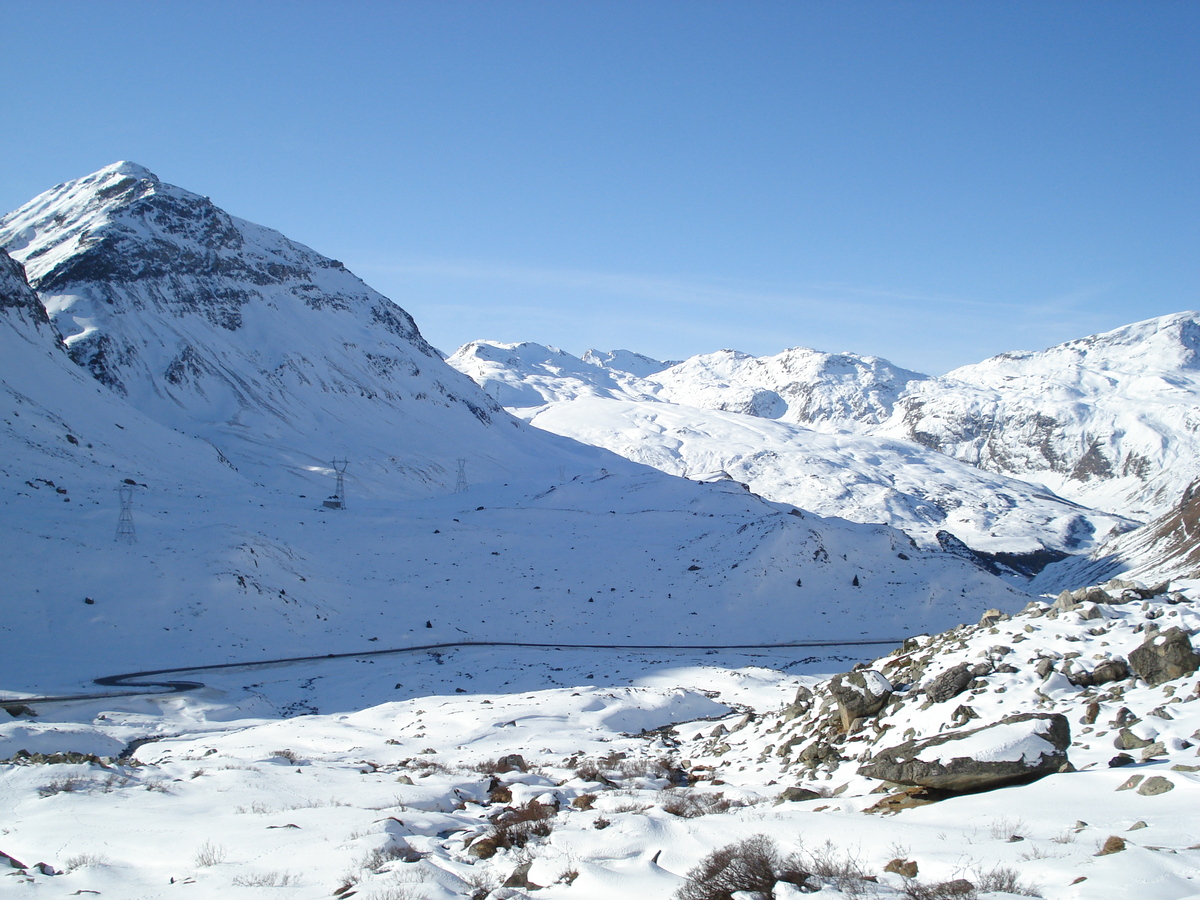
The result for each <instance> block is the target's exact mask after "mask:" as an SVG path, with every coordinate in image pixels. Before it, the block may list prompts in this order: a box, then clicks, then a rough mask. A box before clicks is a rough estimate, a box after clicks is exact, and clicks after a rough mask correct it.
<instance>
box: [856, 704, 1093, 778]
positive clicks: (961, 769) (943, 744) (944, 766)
mask: <svg viewBox="0 0 1200 900" xmlns="http://www.w3.org/2000/svg"><path fill="white" fill-rule="evenodd" d="M1070 743H1071V729H1070V726H1069V725H1068V724H1067V719H1066V717H1065V716H1062V715H1059V714H1057V713H1054V714H1052V715H1040V714H1036V713H1021V714H1019V715H1015V716H1006V717H1005V718H1003V719H1001V720H1000V721H998V722H995V723H993V724H991V725H985V726H983V727H982V728H973V729H971V730H969V731H953V732H947V733H945V734H939V735H936V736H934V737H931V738H924V739H921V740H914V741H905V742H904V743H903V744H900V745H899V746H896V747H892V748H890V749H888V750H884V751H882V752H881V753H879V754H877V755H876V756H875V758H874V759H872V760H871V761H870V762H869V763H867V764H865V765H863V766H860V767H859V769H858V772H859V774H860V775H866V776H867V777H868V778H879V779H882V780H884V781H892V782H895V783H897V784H911V785H917V786H919V787H926V788H936V789H939V790H947V791H981V790H990V789H992V788H997V787H1001V786H1003V785H1006V784H1011V783H1013V782H1017V781H1027V780H1031V779H1034V778H1040V777H1042V776H1044V775H1049V774H1051V773H1053V772H1058V771H1061V770H1062V769H1063V767H1064V766H1065V765H1066V764H1067V747H1068V746H1070Z"/></svg>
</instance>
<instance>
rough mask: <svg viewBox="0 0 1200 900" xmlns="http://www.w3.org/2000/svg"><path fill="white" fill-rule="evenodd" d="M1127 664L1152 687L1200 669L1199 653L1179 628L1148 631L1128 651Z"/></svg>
mask: <svg viewBox="0 0 1200 900" xmlns="http://www.w3.org/2000/svg"><path fill="white" fill-rule="evenodd" d="M1129 664H1130V665H1131V666H1132V667H1133V671H1134V672H1135V673H1136V674H1137V676H1138V677H1139V678H1141V679H1142V680H1143V681H1145V682H1146V683H1147V684H1148V685H1150V686H1151V687H1158V686H1159V685H1160V684H1165V683H1166V682H1168V681H1172V680H1174V679H1176V678H1182V677H1183V676H1185V675H1190V674H1192V673H1193V672H1195V671H1196V670H1197V669H1200V655H1197V654H1196V652H1195V651H1194V650H1193V649H1192V642H1191V640H1190V639H1189V638H1188V635H1187V633H1186V632H1185V631H1183V630H1182V629H1180V628H1168V629H1167V630H1166V631H1163V632H1159V633H1158V634H1154V635H1151V636H1150V637H1148V638H1147V639H1146V640H1145V642H1144V643H1143V644H1142V645H1141V646H1140V647H1138V648H1137V649H1136V650H1134V651H1133V652H1132V653H1130V654H1129Z"/></svg>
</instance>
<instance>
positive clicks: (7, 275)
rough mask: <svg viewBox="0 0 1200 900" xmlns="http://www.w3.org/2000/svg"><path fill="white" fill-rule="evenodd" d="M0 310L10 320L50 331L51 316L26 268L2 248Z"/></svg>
mask: <svg viewBox="0 0 1200 900" xmlns="http://www.w3.org/2000/svg"><path fill="white" fill-rule="evenodd" d="M0 310H3V311H4V312H5V313H6V314H8V317H9V320H10V321H13V322H15V321H16V320H20V321H21V322H24V323H28V324H29V325H32V326H33V327H35V328H45V329H46V330H47V331H49V328H48V326H49V324H50V317H49V316H47V315H46V310H45V308H44V307H43V306H42V303H41V301H40V300H38V298H37V294H35V293H34V292H33V289H32V288H31V287H30V286H29V283H28V282H27V281H26V280H25V269H24V268H23V267H22V266H21V264H20V263H19V262H17V261H16V260H15V259H13V258H12V257H11V256H9V255H8V254H7V253H5V252H4V251H3V250H0Z"/></svg>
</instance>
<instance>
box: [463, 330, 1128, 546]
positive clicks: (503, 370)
mask: <svg viewBox="0 0 1200 900" xmlns="http://www.w3.org/2000/svg"><path fill="white" fill-rule="evenodd" d="M836 359H838V358H835V357H831V356H830V355H829V354H817V353H815V351H799V350H794V351H787V352H786V353H784V354H781V355H780V356H779V357H773V358H772V359H771V360H769V361H768V364H765V365H763V366H761V367H759V369H760V370H761V371H770V370H772V369H782V368H784V367H785V366H787V365H789V364H791V367H790V369H789V371H790V373H791V374H792V376H795V374H796V372H797V371H799V370H800V369H801V368H804V367H807V369H806V370H808V371H817V370H819V371H820V372H822V373H824V376H823V377H825V378H826V379H829V378H832V375H831V374H830V373H831V372H833V371H834V370H835V369H836V368H837V367H839V366H841V367H842V368H843V369H844V371H845V374H846V377H847V378H848V379H849V382H850V384H851V385H861V384H863V383H864V381H863V378H864V376H865V375H867V374H869V373H870V372H871V371H872V370H871V369H870V368H869V367H868V365H867V363H868V362H869V361H867V362H864V363H863V364H862V365H859V364H851V363H846V364H844V365H843V364H842V363H837V362H836ZM447 361H448V362H449V363H450V364H451V365H453V366H456V367H457V368H459V369H460V370H461V371H462V372H464V373H465V374H467V375H470V376H471V377H472V378H473V379H475V380H476V381H477V382H478V383H479V384H480V385H481V386H482V387H483V388H484V390H485V391H487V392H488V393H489V394H491V395H492V396H493V397H495V398H496V399H497V401H498V402H500V403H503V404H504V405H506V406H507V407H508V408H509V410H510V411H511V412H513V413H514V414H516V415H518V416H520V417H522V418H524V419H526V420H527V421H529V422H531V423H532V424H534V425H537V426H538V427H539V428H545V429H547V430H549V431H552V432H554V433H556V434H562V435H564V436H567V437H571V438H574V439H576V440H580V441H583V442H585V443H589V444H594V445H596V446H600V447H604V448H605V449H608V450H611V451H613V452H615V453H619V454H621V455H622V456H625V457H627V458H629V459H632V460H634V461H635V462H640V463H644V464H646V465H651V466H654V467H655V468H658V469H662V470H663V471H665V472H670V473H671V474H675V475H685V476H688V477H692V478H696V477H701V476H705V475H708V474H711V473H724V474H725V475H726V476H728V477H730V478H733V479H734V480H736V481H740V482H744V483H746V484H748V485H749V486H750V487H751V488H752V489H753V490H754V491H756V492H758V493H760V494H762V495H763V496H765V497H768V498H770V499H773V500H777V501H781V502H785V503H791V504H793V505H795V506H798V507H800V508H802V509H808V510H812V511H813V512H816V513H818V514H819V515H825V516H840V517H843V518H847V519H850V520H852V521H856V522H864V523H878V522H883V523H886V524H888V525H892V526H893V527H896V528H900V529H902V530H904V531H906V532H907V533H909V534H910V535H912V536H913V537H914V538H916V539H917V540H918V541H919V542H921V543H922V544H923V545H925V546H931V547H935V546H938V545H939V539H938V534H939V532H943V531H945V532H949V533H951V534H953V535H955V536H956V537H957V538H959V539H960V540H962V541H964V542H966V543H967V544H968V545H969V546H971V547H973V548H975V549H977V550H982V551H986V552H1001V553H1016V554H1022V553H1039V552H1040V551H1042V550H1044V549H1047V548H1049V549H1051V550H1053V551H1057V552H1062V553H1072V552H1079V551H1081V550H1085V549H1089V548H1090V547H1091V546H1092V544H1093V542H1094V541H1095V540H1098V539H1101V538H1103V537H1105V536H1106V535H1108V534H1110V533H1113V532H1119V531H1124V530H1128V529H1129V528H1131V527H1133V525H1134V523H1133V522H1132V521H1130V520H1128V519H1124V518H1122V517H1120V516H1112V515H1106V514H1104V513H1100V512H1097V511H1095V510H1088V509H1085V508H1081V507H1079V506H1078V505H1076V504H1073V503H1070V502H1068V501H1065V500H1063V499H1061V498H1059V497H1055V496H1054V495H1053V494H1051V493H1050V492H1049V491H1047V490H1046V489H1045V488H1043V487H1040V486H1036V485H1030V484H1028V483H1025V482H1022V481H1019V480H1017V479H1015V478H1009V477H1006V476H1003V475H996V474H992V473H989V472H985V471H982V470H980V469H978V468H975V467H973V466H970V465H968V464H966V463H963V462H960V461H958V460H954V459H950V458H947V457H946V456H945V455H943V454H941V453H937V452H935V451H931V450H928V449H927V448H924V447H922V446H920V445H918V444H915V443H912V442H907V441H903V440H897V439H894V438H888V437H878V436H874V435H870V434H847V433H823V432H820V431H814V430H812V429H811V428H809V427H807V426H805V425H800V424H795V423H792V422H788V421H785V420H784V419H783V418H782V417H780V418H771V417H766V416H763V415H752V414H746V413H745V412H744V410H746V409H747V408H751V407H753V406H754V402H755V398H759V399H761V398H762V397H763V396H764V395H765V391H764V390H762V389H759V390H758V393H757V394H754V393H753V392H748V393H747V392H743V393H742V394H741V395H740V396H742V397H743V398H744V399H746V400H747V402H746V403H740V404H739V403H734V402H733V401H732V398H736V397H737V396H739V391H740V390H741V388H737V387H734V386H732V385H731V379H730V380H725V381H722V380H720V379H716V378H715V375H714V373H716V372H719V371H720V366H721V365H724V366H725V370H726V371H727V372H729V371H740V370H743V369H746V368H753V363H752V362H751V361H753V357H747V356H745V355H744V354H734V353H732V352H722V353H720V354H710V355H708V356H705V357H698V358H696V359H695V360H690V361H687V362H685V363H682V364H680V365H677V366H675V367H672V368H669V369H667V370H665V371H662V372H659V373H658V374H657V375H652V376H650V377H648V378H644V379H636V380H635V379H632V378H630V377H628V376H625V375H623V374H622V373H620V372H609V371H607V370H602V371H599V372H596V371H594V367H592V366H588V365H586V364H584V363H583V362H581V360H579V359H577V358H576V357H573V356H571V355H570V354H567V353H565V352H563V351H562V350H558V349H556V348H547V347H543V346H541V345H539V344H532V343H525V344H497V343H493V342H489V341H475V342H472V343H471V344H467V345H465V346H464V347H462V348H460V349H459V351H458V352H457V353H455V354H454V355H452V356H451V357H450V358H449V359H448V360H447ZM696 371H702V372H704V373H705V375H706V378H708V377H709V376H712V377H711V378H709V380H707V381H704V382H703V383H702V384H701V387H700V388H697V389H690V388H689V389H683V388H678V387H676V388H674V389H668V388H667V387H666V386H665V385H666V384H670V383H672V381H671V380H672V379H674V383H675V384H676V385H678V384H681V383H683V382H684V375H685V374H686V373H689V372H696ZM876 371H878V370H876ZM867 381H870V383H872V384H876V383H878V382H876V381H871V379H869V378H868V379H867ZM829 384H830V385H832V386H833V387H837V385H836V384H834V383H833V382H832V381H830V382H829ZM890 384H891V385H892V388H894V386H895V379H893V381H892V382H890ZM853 389H857V388H856V387H855V388H853ZM889 390H891V388H889ZM797 393H798V390H793V391H792V392H791V395H792V396H795V395H796V394H797ZM817 394H821V392H820V391H813V392H810V393H809V394H808V395H807V396H809V397H812V396H815V395H817ZM821 395H822V396H823V397H824V398H825V400H826V401H832V400H833V399H834V397H835V394H834V393H833V392H832V391H826V392H824V393H823V394H821ZM679 396H685V397H688V398H691V399H694V400H695V401H696V404H694V405H688V404H685V403H682V402H676V400H675V399H674V398H677V397H679ZM770 396H771V397H775V398H779V397H780V394H779V393H776V392H774V391H772V392H770ZM873 396H874V397H875V401H871V402H876V401H878V400H879V397H880V396H886V397H890V396H891V394H890V393H886V392H885V394H882V395H881V394H879V393H876V394H874V395H873ZM706 401H711V402H713V403H715V404H716V405H717V406H718V407H722V408H719V409H714V408H712V407H704V406H701V405H698V404H700V403H703V402H706ZM781 402H782V400H779V399H777V400H772V401H768V403H781ZM879 402H882V401H879ZM888 402H891V401H890V400H889V401H888ZM728 406H737V407H738V410H742V411H741V412H739V411H737V410H729V409H725V408H723V407H728ZM758 408H759V410H760V411H766V410H765V407H762V406H760V407H758ZM826 424H829V423H828V421H827V422H826Z"/></svg>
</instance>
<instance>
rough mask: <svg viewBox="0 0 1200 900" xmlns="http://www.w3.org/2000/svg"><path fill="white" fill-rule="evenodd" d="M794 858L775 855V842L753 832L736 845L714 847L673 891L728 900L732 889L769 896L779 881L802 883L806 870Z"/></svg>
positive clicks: (701, 899) (687, 898)
mask: <svg viewBox="0 0 1200 900" xmlns="http://www.w3.org/2000/svg"><path fill="white" fill-rule="evenodd" d="M797 862H798V860H797V859H796V858H795V857H787V858H786V859H785V858H783V857H781V856H780V855H779V850H778V848H777V847H776V846H775V842H774V841H772V840H771V839H770V838H769V837H767V836H766V835H764V834H756V835H754V837H750V838H746V840H744V841H739V842H738V843H736V844H729V845H728V846H726V847H721V848H720V849H718V850H714V851H713V852H712V853H710V854H708V856H706V857H704V859H703V860H701V861H700V864H699V865H698V866H696V867H695V868H693V869H692V870H691V871H690V872H688V874H687V881H685V882H684V884H683V886H682V887H680V888H679V890H678V891H676V893H675V897H676V900H732V897H733V894H734V892H735V891H749V892H752V893H755V892H757V893H759V894H761V895H763V896H764V897H770V896H772V893H773V891H774V888H775V885H776V884H777V883H778V882H780V881H789V882H791V883H793V884H803V883H804V881H805V880H806V878H807V877H808V873H807V872H804V871H802V870H801V869H800V868H799V867H798V866H797Z"/></svg>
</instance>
